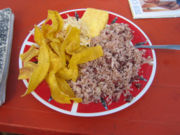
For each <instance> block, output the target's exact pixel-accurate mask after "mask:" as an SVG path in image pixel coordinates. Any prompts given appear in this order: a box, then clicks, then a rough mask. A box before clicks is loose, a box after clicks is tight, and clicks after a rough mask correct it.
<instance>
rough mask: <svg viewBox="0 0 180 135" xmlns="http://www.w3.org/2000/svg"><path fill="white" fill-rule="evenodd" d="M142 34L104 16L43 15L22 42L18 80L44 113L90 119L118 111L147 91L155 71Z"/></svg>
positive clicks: (84, 12) (81, 12)
mask: <svg viewBox="0 0 180 135" xmlns="http://www.w3.org/2000/svg"><path fill="white" fill-rule="evenodd" d="M138 44H144V45H147V46H149V45H151V42H150V40H149V38H148V37H147V36H146V34H145V33H144V32H143V31H142V30H141V29H140V28H139V27H138V26H137V25H136V24H134V23H133V22H131V21H130V20H128V19H126V18H125V17H123V16H121V15H118V14H116V13H113V12H110V11H104V10H99V9H93V8H87V9H74V10H68V11H64V12H61V13H59V12H57V11H53V10H48V15H47V19H45V20H43V21H42V22H41V23H39V24H38V25H35V26H34V28H33V29H32V30H31V31H30V33H29V34H28V35H27V37H26V38H25V40H24V42H23V44H22V47H21V50H20V57H19V77H18V79H19V80H23V83H24V84H25V86H26V87H27V89H26V90H25V93H24V94H23V93H22V96H25V95H28V94H30V93H31V94H32V95H33V96H34V97H35V98H36V99H37V100H38V101H40V102H41V103H42V104H44V105H46V106H47V107H49V108H51V109H53V110H55V111H58V112H61V113H64V114H68V115H73V116H82V117H95V116H103V115H107V114H111V113H115V112H118V111H120V110H123V109H125V108H127V107H129V106H130V105H132V104H134V103H135V102H136V101H137V100H139V99H140V98H141V97H142V96H143V95H144V94H145V93H146V92H147V90H148V89H149V87H150V85H151V84H152V82H153V79H154V76H155V71H156V56H155V52H154V50H152V49H136V48H135V47H134V46H135V45H138Z"/></svg>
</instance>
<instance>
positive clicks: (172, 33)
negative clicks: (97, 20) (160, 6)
mask: <svg viewBox="0 0 180 135" xmlns="http://www.w3.org/2000/svg"><path fill="white" fill-rule="evenodd" d="M6 7H10V8H11V9H12V11H13V12H14V14H15V23H14V39H13V43H12V54H11V62H10V68H9V76H8V80H7V97H6V103H5V104H4V105H3V106H2V107H0V131H8V132H15V133H22V134H29V135H32V134H48V135H51V134H92V135H96V134H97V135H99V134H103V135H117V134H120V133H121V134H123V135H124V134H127V135H131V134H150V135H151V134H163V135H172V134H173V135H174V134H180V128H179V127H180V117H179V114H180V107H178V106H179V103H180V79H179V76H180V51H175V50H156V56H157V70H156V75H155V79H154V81H153V84H152V85H151V87H150V89H149V90H148V92H147V93H146V94H145V95H144V96H143V97H142V98H141V99H140V100H139V101H138V102H136V103H135V104H133V105H132V106H130V107H128V108H127V109H125V110H123V111H120V112H117V113H114V114H111V115H107V116H102V117H94V118H84V117H74V116H69V115H65V114H62V113H59V112H56V111H53V110H51V109H49V108H47V107H46V106H44V105H42V104H41V103H40V102H39V101H37V100H36V99H35V98H34V97H33V96H32V95H29V96H26V97H24V98H21V97H20V95H22V94H23V93H24V91H25V89H26V88H25V85H24V84H23V82H22V81H18V80H17V78H18V73H19V71H18V59H19V52H20V48H21V45H22V43H23V40H24V39H25V37H26V35H27V34H28V33H29V31H30V30H31V29H32V28H33V25H34V24H37V23H39V22H40V21H42V20H43V19H45V18H46V16H47V10H48V9H53V10H58V11H59V12H61V11H65V10H68V9H76V8H87V7H94V8H99V9H105V10H109V11H113V12H116V13H118V14H120V15H122V16H124V17H126V18H128V19H130V20H131V21H133V22H134V23H136V24H137V25H138V26H139V27H140V28H141V29H142V30H143V31H144V32H145V33H146V34H147V35H148V37H149V38H150V40H151V41H152V44H155V45H156V44H180V27H179V26H180V18H166V19H165V18H164V19H139V20H134V19H133V18H132V14H131V12H130V8H129V5H128V1H127V0H98V1H97V0H76V1H74V0H66V1H61V0H46V1H44V0H31V1H30V0H29V1H25V0H1V1H0V8H1V9H2V8H6Z"/></svg>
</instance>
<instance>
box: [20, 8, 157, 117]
mask: <svg viewBox="0 0 180 135" xmlns="http://www.w3.org/2000/svg"><path fill="white" fill-rule="evenodd" d="M85 10H86V9H85V8H82V9H73V10H68V11H64V12H61V13H60V14H61V15H62V14H66V13H71V12H75V11H85ZM108 13H109V15H113V16H116V17H118V18H120V19H122V20H123V21H125V22H127V23H128V24H129V25H130V26H133V27H134V28H135V29H137V30H138V31H139V32H140V33H141V35H142V36H143V37H144V38H145V40H146V41H147V44H148V45H152V44H151V42H150V40H149V38H148V37H147V35H146V34H145V33H144V32H143V31H142V30H141V29H140V28H139V27H138V26H137V25H136V24H134V23H133V22H131V21H130V20H128V19H127V18H125V17H123V16H121V15H118V14H116V13H113V12H110V11H108ZM43 22H44V21H42V22H41V23H39V24H38V26H40V25H41V24H42V23H43ZM33 33H34V29H33V30H32V31H30V33H29V34H28V35H27V37H26V39H25V40H24V42H23V44H22V47H21V50H20V54H22V53H23V52H24V49H25V47H26V45H32V44H34V43H33V42H29V41H28V40H29V39H31V38H32V37H31V36H32V35H33ZM151 53H152V54H151V55H152V58H153V62H152V70H151V74H150V77H149V80H148V82H147V83H146V84H145V86H144V88H143V89H142V90H141V91H140V92H139V93H138V94H137V95H136V96H135V97H134V98H133V100H132V101H131V102H130V103H128V102H127V103H124V104H122V105H119V106H118V107H116V108H113V109H111V110H105V111H101V112H93V113H82V112H77V108H78V103H72V105H71V109H70V111H67V110H65V109H64V108H63V109H62V108H60V107H57V106H55V105H53V104H52V103H50V102H48V101H46V100H44V99H43V98H42V97H41V96H40V95H38V93H37V92H36V91H34V92H32V93H31V94H32V95H33V96H34V97H35V98H36V99H37V100H38V101H39V102H41V103H42V104H44V105H45V106H47V107H49V108H51V109H53V110H55V111H58V112H61V113H64V114H68V115H73V116H81V117H96V116H103V115H108V114H112V113H115V112H118V111H120V110H123V109H125V108H127V107H129V106H130V105H132V104H134V103H135V102H136V101H138V100H139V99H140V98H141V97H142V96H143V95H144V94H145V93H146V92H147V90H148V88H149V87H150V85H151V84H152V82H153V79H154V76H155V72H156V55H155V51H154V50H151ZM19 68H22V61H21V59H20V58H19ZM23 82H24V84H25V86H26V87H27V86H28V82H27V80H23Z"/></svg>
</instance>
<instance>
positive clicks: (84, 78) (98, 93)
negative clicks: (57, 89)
mask: <svg viewBox="0 0 180 135" xmlns="http://www.w3.org/2000/svg"><path fill="white" fill-rule="evenodd" d="M132 38H133V35H132V31H131V29H130V28H129V27H128V25H127V24H123V23H121V24H118V23H115V24H111V25H109V26H107V27H106V28H105V29H104V30H103V31H102V32H101V34H100V35H99V36H97V37H95V38H93V39H92V40H91V46H96V45H97V44H100V45H101V46H102V48H103V51H104V56H103V57H101V58H99V59H97V60H95V61H91V62H88V63H86V64H83V65H80V71H79V72H80V76H79V78H78V80H77V81H76V82H72V81H71V83H70V84H71V87H72V89H73V90H74V92H75V95H76V96H77V97H79V98H82V99H83V103H86V104H87V103H90V102H99V101H100V100H101V98H106V97H107V98H108V100H110V101H111V102H112V101H118V100H119V98H120V96H121V95H122V94H123V95H124V96H125V97H126V96H131V93H130V87H131V83H132V81H133V80H134V78H135V77H137V76H138V71H139V69H140V68H141V65H142V63H143V58H142V52H141V51H139V50H138V49H136V48H134V46H132V45H131V44H130V41H131V39H132ZM111 102H109V104H110V103H111Z"/></svg>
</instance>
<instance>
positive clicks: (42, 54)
mask: <svg viewBox="0 0 180 135" xmlns="http://www.w3.org/2000/svg"><path fill="white" fill-rule="evenodd" d="M80 33H82V32H81V30H80V29H79V28H78V27H76V26H73V25H71V24H69V25H67V23H66V27H64V20H63V19H62V17H61V16H60V15H59V13H58V12H57V11H52V10H49V11H48V17H47V19H46V21H45V22H44V23H43V24H42V25H41V26H40V27H38V26H35V29H34V40H35V42H36V43H37V45H38V46H39V47H38V48H36V47H35V46H31V47H30V49H29V50H28V51H27V52H25V53H24V54H21V59H22V61H23V64H24V67H23V68H22V69H20V74H19V77H18V79H29V84H28V88H27V90H26V92H25V93H24V95H23V96H25V95H27V94H29V93H31V92H32V91H34V90H35V89H36V88H37V87H38V86H39V84H40V83H41V82H42V81H44V80H45V81H46V82H47V84H48V86H49V88H50V91H51V97H52V99H54V100H55V101H57V102H59V103H63V104H64V103H67V104H70V103H71V101H76V102H82V98H77V97H75V95H74V92H73V90H72V88H71V87H70V86H69V84H68V83H67V80H72V81H76V79H77V78H78V76H79V73H78V70H79V67H78V65H79V64H84V63H86V62H89V61H92V60H95V59H97V58H99V57H101V56H103V50H102V47H101V46H100V45H97V46H96V47H87V46H85V45H81V44H80V42H81V40H80ZM36 58H37V64H36V62H35V63H33V64H32V61H31V60H32V59H36ZM27 63H28V64H27ZM30 63H31V64H30Z"/></svg>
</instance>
